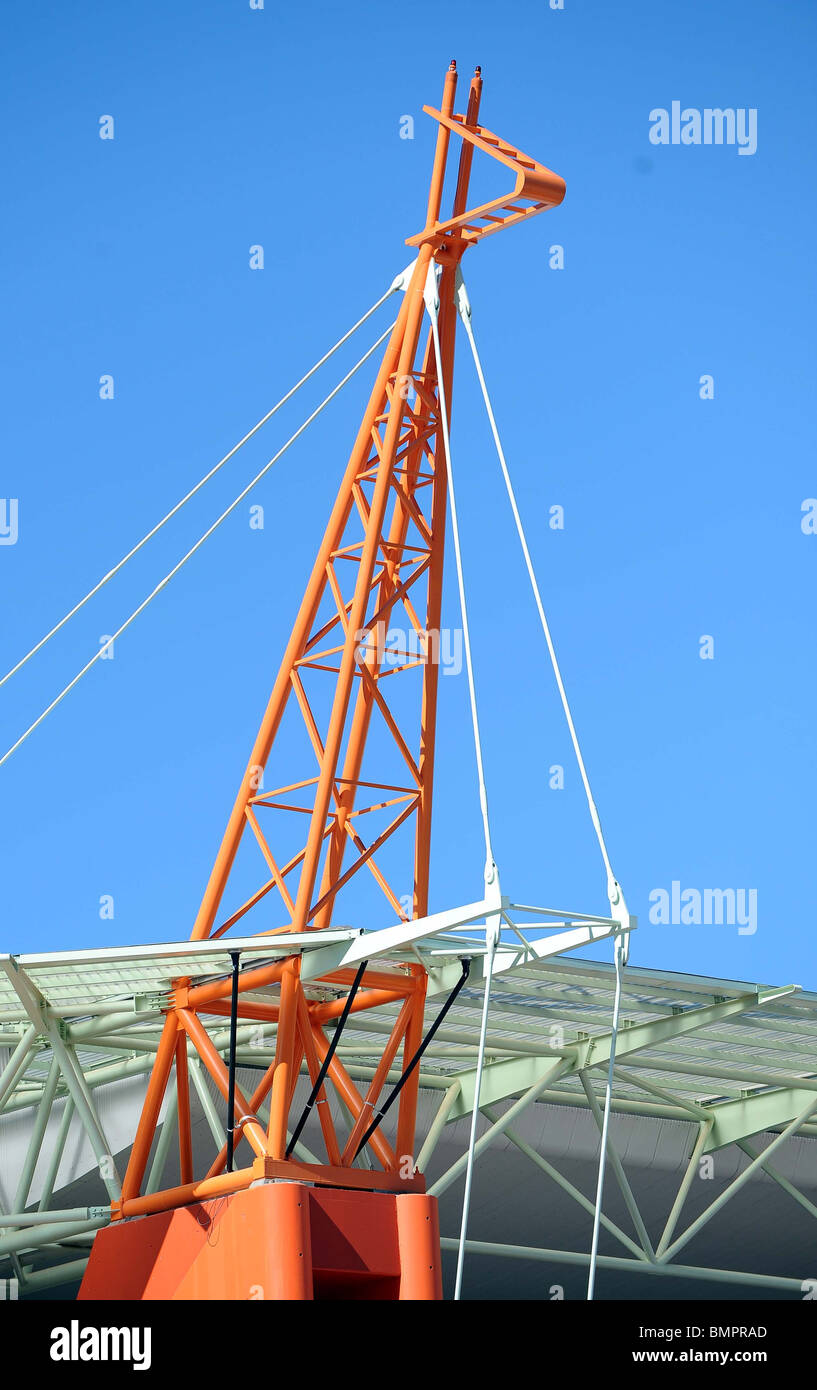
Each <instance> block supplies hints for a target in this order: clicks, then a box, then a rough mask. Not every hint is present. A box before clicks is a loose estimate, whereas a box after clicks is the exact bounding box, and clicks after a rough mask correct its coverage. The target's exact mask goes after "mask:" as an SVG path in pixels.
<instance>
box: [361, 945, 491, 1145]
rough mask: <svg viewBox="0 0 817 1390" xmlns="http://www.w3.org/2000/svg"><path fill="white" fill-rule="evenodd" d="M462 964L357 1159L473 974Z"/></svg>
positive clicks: (463, 962) (375, 1119)
mask: <svg viewBox="0 0 817 1390" xmlns="http://www.w3.org/2000/svg"><path fill="white" fill-rule="evenodd" d="M461 964H462V974H461V975H460V978H459V979H458V980H457V983H456V984H455V986H454V988H453V989H452V991H451V993H450V994H449V996H448V998H447V999H446V1001H445V1003H444V1004H443V1006H442V1008H441V1009H440V1012H439V1013H438V1014H437V1017H436V1018H435V1020H434V1022H433V1023H432V1025H431V1027H430V1028H429V1030H428V1032H427V1033H426V1035H425V1037H424V1038H423V1041H422V1042H421V1043H420V1046H419V1047H418V1048H417V1051H416V1052H415V1054H414V1056H413V1057H412V1059H411V1061H410V1062H409V1064H408V1066H407V1067H406V1069H405V1071H404V1072H403V1075H402V1076H401V1077H400V1080H399V1081H398V1082H397V1085H396V1086H395V1087H394V1090H393V1091H392V1092H391V1093H390V1094H389V1095H388V1096H387V1098H386V1099H385V1100H384V1102H383V1104H382V1105H381V1107H380V1109H379V1110H377V1111H376V1112H375V1116H374V1119H373V1120H372V1123H371V1124H370V1125H369V1128H368V1129H367V1130H366V1133H365V1134H364V1136H363V1138H362V1139H361V1141H360V1143H359V1144H358V1146H357V1148H356V1149H355V1158H357V1156H358V1154H359V1153H360V1150H361V1149H362V1148H363V1147H364V1145H365V1144H368V1142H369V1140H370V1139H371V1137H372V1135H373V1134H374V1132H375V1130H376V1129H377V1127H378V1125H379V1124H380V1121H381V1120H382V1119H383V1116H384V1115H386V1114H387V1113H388V1111H389V1110H390V1109H391V1107H392V1105H393V1104H394V1102H395V1101H396V1100H397V1097H398V1096H399V1094H400V1092H401V1091H402V1089H403V1087H404V1086H405V1084H406V1082H407V1081H408V1079H409V1077H410V1076H411V1073H412V1072H413V1071H414V1068H415V1067H416V1066H418V1065H419V1062H420V1058H421V1057H422V1055H423V1053H424V1052H425V1050H426V1048H427V1047H428V1045H429V1043H430V1042H431V1041H432V1039H433V1037H434V1034H435V1033H436V1031H437V1029H438V1028H439V1026H440V1024H441V1023H442V1021H443V1019H444V1018H445V1016H446V1014H447V1013H448V1010H449V1009H450V1008H451V1005H452V1004H453V1003H454V1000H455V999H456V997H457V995H458V994H459V992H460V990H461V989H462V987H463V985H464V984H465V981H466V980H467V979H468V976H469V975H470V973H471V961H470V960H469V959H465V960H463V961H462V962H461Z"/></svg>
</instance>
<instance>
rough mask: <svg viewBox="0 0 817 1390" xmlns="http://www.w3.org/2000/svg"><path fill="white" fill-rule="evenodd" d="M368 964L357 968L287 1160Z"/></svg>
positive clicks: (327, 1067)
mask: <svg viewBox="0 0 817 1390" xmlns="http://www.w3.org/2000/svg"><path fill="white" fill-rule="evenodd" d="M368 964H369V962H368V961H367V960H363V961H361V962H360V965H359V966H358V968H357V974H356V975H355V978H354V981H353V982H352V988H351V989H350V990H349V993H348V994H347V996H346V1003H345V1004H344V1006H343V1013H342V1014H341V1016H340V1018H339V1019H338V1022H337V1027H336V1028H335V1031H334V1034H333V1035H332V1041H331V1042H330V1044H329V1049H328V1051H327V1053H326V1056H325V1057H324V1059H323V1062H322V1064H321V1069H320V1071H319V1072H318V1075H317V1076H316V1077H315V1085H314V1086H313V1087H312V1090H311V1091H310V1092H309V1100H308V1101H307V1102H306V1105H305V1106H304V1108H303V1111H302V1113H301V1118H300V1119H299V1121H298V1123H297V1125H296V1126H295V1128H294V1129H293V1131H292V1138H291V1139H290V1141H289V1143H288V1144H287V1151H286V1156H287V1158H289V1156H290V1154H291V1153H292V1150H293V1149H294V1148H295V1145H296V1144H297V1142H298V1139H299V1137H300V1134H301V1130H302V1129H303V1127H304V1125H305V1124H306V1122H307V1120H308V1119H309V1112H310V1110H311V1109H312V1107H313V1105H314V1104H315V1101H316V1099H317V1097H318V1095H319V1093H320V1089H321V1086H322V1085H323V1083H324V1081H325V1080H326V1073H327V1072H328V1070H329V1064H330V1062H331V1061H332V1058H333V1057H334V1055H335V1048H336V1047H337V1045H338V1043H339V1042H340V1035H341V1033H342V1032H343V1030H344V1028H345V1026H346V1020H347V1018H348V1017H349V1014H350V1012H351V1008H352V1004H353V1003H354V998H355V995H356V994H357V992H358V989H359V988H360V982H361V980H362V979H363V976H364V974H365V973H366V966H367V965H368Z"/></svg>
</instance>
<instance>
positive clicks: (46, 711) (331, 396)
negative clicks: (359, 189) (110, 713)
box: [0, 323, 394, 767]
mask: <svg viewBox="0 0 817 1390" xmlns="http://www.w3.org/2000/svg"><path fill="white" fill-rule="evenodd" d="M393 328H394V324H393V323H392V324H390V325H389V327H388V328H387V329H386V331H385V333H381V335H380V337H379V338H378V339H377V342H376V343H373V344H372V346H371V347H370V348H369V350H368V352H366V353H364V355H363V356H362V357H361V358H360V360H359V361H358V362H356V363H355V365H354V367H352V368H351V369H350V371H348V372H347V373H346V375H345V377H343V378H342V380H341V381H339V382H338V384H337V386H336V387H335V388H334V390H332V391H330V392H329V395H328V396H325V397H324V399H323V400H322V401H321V403H320V405H319V406H317V407H316V408H315V410H313V411H312V414H311V415H309V416H308V417H307V419H306V420H304V423H303V424H302V425H301V426H300V427H299V428H298V429H297V430H296V431H295V433H294V434H292V435H290V437H289V439H288V440H287V442H286V444H284V445H282V447H281V448H280V449H279V450H278V452H277V453H276V454H273V456H272V458H271V459H270V460H269V462H268V463H265V464H264V467H263V468H262V469H261V470H260V472H258V473H256V475H255V477H254V478H253V479H252V481H251V482H249V483H248V484H247V486H246V487H245V488H243V489H242V491H241V492H240V493H239V494H238V496H237V497H236V498H235V500H234V501H233V502H231V503H230V505H229V507H227V508H226V510H225V511H223V512H222V513H221V516H220V517H218V518H217V520H216V521H214V522H213V524H212V526H209V527H208V528H207V530H206V531H205V532H204V534H203V535H202V536H200V537H199V539H198V540H197V541H196V543H195V545H193V546H191V547H190V549H189V550H188V552H187V554H186V555H183V556H182V558H181V560H179V562H178V564H177V565H174V566H173V569H172V570H170V571H169V572H168V573H167V574H166V575H165V577H164V579H162V580H160V581H159V583H158V584H157V585H156V588H155V589H153V590H152V591H151V593H149V594H148V596H147V598H146V599H143V600H142V602H141V603H140V604H139V607H138V608H134V610H133V612H132V613H131V615H130V617H128V618H126V619H125V621H124V623H122V625H121V627H118V628H117V630H116V632H114V633H113V635H112V636H111V637H110V638H109V639H108V642H107V643H106V644H105V646H104V647H100V649H99V651H98V652H96V653H95V654H94V655H93V656H92V657H91V660H90V661H87V662H86V663H85V665H84V666H83V667H82V670H81V671H78V672H77V674H76V675H75V676H74V679H73V680H72V681H69V683H68V685H66V686H65V688H64V689H63V690H61V691H60V693H59V695H57V696H56V698H55V699H53V700H52V701H51V704H50V705H48V706H47V708H46V709H44V710H43V712H42V714H40V715H38V717H37V718H36V719H35V720H34V723H33V724H30V725H29V727H28V728H27V729H26V731H25V733H23V734H21V735H20V737H19V738H18V739H17V741H16V743H13V744H12V745H11V747H10V748H9V749H8V750H7V751H6V752H5V753H4V754H3V756H2V758H0V767H2V765H3V763H4V762H7V760H8V759H9V758H10V757H11V755H12V753H15V752H16V751H17V749H18V748H19V747H20V745H21V744H22V743H25V741H26V739H27V738H28V737H29V735H31V734H33V733H34V730H35V729H36V728H37V727H38V726H39V725H40V724H42V722H43V720H44V719H45V718H46V716H47V715H49V714H50V713H51V711H52V710H53V709H56V707H57V705H58V704H59V703H60V701H61V700H64V699H65V696H66V695H67V694H68V693H69V691H71V690H73V688H74V686H75V685H77V684H78V682H79V681H81V680H82V677H83V676H84V675H85V674H86V672H87V671H90V669H91V667H92V666H93V665H94V663H95V662H97V661H99V659H100V657H102V656H103V655H104V653H105V652H106V651H107V649H108V647H109V646H110V645H111V643H112V642H115V641H116V639H117V637H120V636H121V635H122V633H123V632H124V631H125V629H126V628H128V627H130V625H131V623H132V622H133V621H134V619H136V618H138V617H139V614H140V613H143V612H144V611H145V609H146V608H147V606H148V604H149V603H151V602H152V600H153V599H154V598H156V596H157V594H160V593H161V591H162V589H164V588H165V587H166V585H168V584H169V583H170V581H171V579H173V577H174V576H175V575H177V574H178V573H179V570H180V569H181V568H182V566H183V565H186V564H187V561H188V560H189V559H190V558H191V557H192V556H193V555H195V553H196V551H197V550H199V549H200V547H201V546H202V545H204V542H205V541H206V540H208V539H209V538H210V536H212V534H213V532H214V531H215V530H217V529H218V527H219V526H220V525H221V523H222V521H225V520H226V519H227V517H228V516H229V515H230V513H231V512H234V511H235V509H236V507H237V506H238V505H239V503H240V502H243V500H244V498H245V497H246V496H247V494H248V493H249V492H252V489H253V488H254V487H255V485H256V483H259V482H260V481H261V479H262V478H263V477H264V475H265V474H266V473H268V472H269V470H270V469H271V468H272V466H273V464H274V463H277V462H278V459H279V458H280V457H281V455H282V454H285V453H286V451H287V449H288V448H289V447H290V445H291V444H294V443H295V440H296V439H298V438H299V437H300V436H301V435H302V434H303V432H304V430H305V429H306V428H307V426H308V425H311V424H312V421H313V420H315V419H316V418H317V417H318V415H320V413H321V411H322V410H323V409H324V408H325V406H327V405H328V404H329V402H330V401H331V400H334V398H335V396H336V395H337V394H338V392H339V391H340V390H341V389H342V388H343V387H344V386H345V385H346V383H347V381H349V380H351V378H352V377H353V376H354V375H355V372H357V371H358V370H359V369H360V368H361V367H362V366H363V364H364V362H368V360H369V358H370V357H371V355H372V353H374V352H376V351H377V349H378V348H379V347H380V345H381V343H383V342H385V340H386V339H387V338H388V336H389V334H390V333H391V331H392V329H393Z"/></svg>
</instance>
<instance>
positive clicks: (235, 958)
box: [227, 951, 239, 1173]
mask: <svg viewBox="0 0 817 1390" xmlns="http://www.w3.org/2000/svg"><path fill="white" fill-rule="evenodd" d="M230 960H231V961H232V962H233V990H232V995H231V997H230V1062H229V1070H228V1075H227V1172H228V1173H232V1171H233V1140H234V1137H235V1044H236V1032H237V1026H238V962H239V952H238V951H231V952H230Z"/></svg>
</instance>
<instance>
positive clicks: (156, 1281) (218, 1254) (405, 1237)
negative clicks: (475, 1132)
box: [79, 1182, 442, 1300]
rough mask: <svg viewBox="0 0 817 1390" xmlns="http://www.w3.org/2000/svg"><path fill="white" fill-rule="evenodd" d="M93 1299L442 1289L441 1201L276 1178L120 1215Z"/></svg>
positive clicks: (98, 1245) (90, 1290)
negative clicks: (164, 1208) (169, 1207)
mask: <svg viewBox="0 0 817 1390" xmlns="http://www.w3.org/2000/svg"><path fill="white" fill-rule="evenodd" d="M79 1297H80V1298H81V1299H239V1300H242V1299H248V1300H252V1299H268V1300H272V1299H321V1300H324V1299H439V1298H441V1297H442V1282H441V1261H440V1236H439V1227H438V1222H437V1202H436V1199H435V1198H434V1197H427V1196H425V1195H424V1194H420V1193H401V1194H394V1193H388V1192H353V1191H348V1190H346V1189H339V1188H331V1187H310V1186H308V1185H307V1184H305V1183H299V1182H266V1183H262V1184H259V1185H258V1186H257V1187H250V1188H247V1189H246V1190H245V1191H243V1192H236V1193H235V1194H234V1195H232V1196H228V1197H221V1198H216V1199H214V1200H213V1201H207V1202H198V1203H196V1204H195V1205H193V1206H189V1207H177V1208H176V1209H175V1210H174V1211H168V1212H159V1213H157V1214H156V1215H153V1216H143V1217H135V1218H132V1219H131V1220H129V1221H117V1222H114V1223H113V1225H111V1226H108V1227H106V1228H105V1230H102V1231H100V1232H99V1233H98V1234H97V1237H96V1239H95V1241H94V1245H93V1249H92V1251H91V1258H90V1260H89V1262H88V1268H87V1270H86V1272H85V1277H84V1279H83V1281H82V1287H81V1289H80V1292H79Z"/></svg>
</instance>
